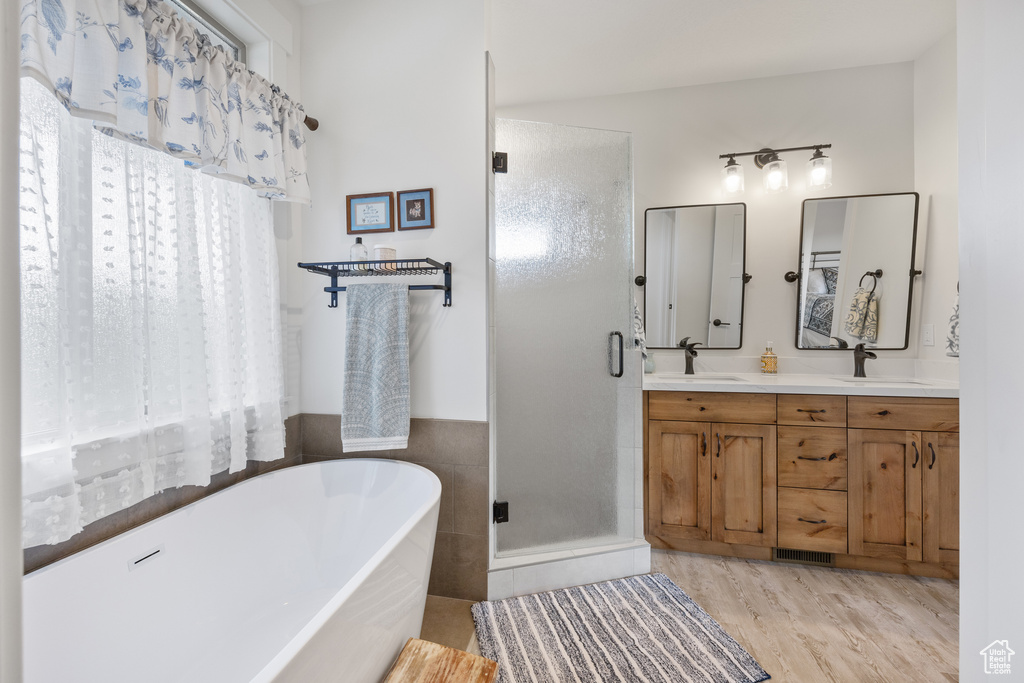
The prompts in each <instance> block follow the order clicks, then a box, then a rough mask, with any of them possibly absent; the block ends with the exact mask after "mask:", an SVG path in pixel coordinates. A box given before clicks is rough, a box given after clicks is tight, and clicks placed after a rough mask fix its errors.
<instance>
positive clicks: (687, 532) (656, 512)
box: [647, 420, 711, 541]
mask: <svg viewBox="0 0 1024 683" xmlns="http://www.w3.org/2000/svg"><path fill="white" fill-rule="evenodd" d="M649 425H650V428H649V432H648V436H649V437H650V442H649V443H650V460H649V469H648V480H647V487H648V488H647V495H648V501H649V502H648V519H647V528H648V531H649V533H650V534H651V535H654V536H668V537H672V538H682V539H694V540H705V541H706V540H709V539H710V538H711V442H710V439H711V436H710V434H709V431H710V425H709V424H708V423H706V422H675V421H667V420H666V421H662V420H651V421H650V422H649Z"/></svg>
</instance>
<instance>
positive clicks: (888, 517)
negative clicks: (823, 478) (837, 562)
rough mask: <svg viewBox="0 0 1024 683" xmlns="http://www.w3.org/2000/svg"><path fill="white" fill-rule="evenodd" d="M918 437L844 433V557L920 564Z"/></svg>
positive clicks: (901, 433) (874, 431)
mask: <svg viewBox="0 0 1024 683" xmlns="http://www.w3.org/2000/svg"><path fill="white" fill-rule="evenodd" d="M923 459H924V455H923V453H922V452H921V433H920V432H908V431H897V430H887V429H886V430H882V429H851V430H849V460H850V478H849V501H850V515H849V533H850V539H849V542H850V554H851V555H864V556H867V557H881V558H889V559H897V560H917V561H920V560H921V559H922V552H921V469H922V467H923V466H924V465H923Z"/></svg>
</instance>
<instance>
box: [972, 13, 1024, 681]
mask: <svg viewBox="0 0 1024 683" xmlns="http://www.w3.org/2000/svg"><path fill="white" fill-rule="evenodd" d="M1022 26H1024V3H1021V2H1020V1H1019V0H970V1H962V2H958V3H957V83H958V84H959V89H958V93H957V118H958V122H959V209H960V223H961V225H962V229H961V230H960V310H961V321H962V325H961V330H962V332H961V340H960V348H961V361H960V362H961V372H960V440H961V457H960V510H961V512H960V577H961V581H960V589H961V591H960V680H961V681H965V682H967V683H970V682H971V681H981V680H987V679H988V678H989V677H987V676H986V675H985V674H984V673H983V672H982V658H981V655H980V654H979V652H980V651H981V649H982V648H984V647H985V646H987V645H988V644H989V643H991V642H992V641H993V640H996V639H999V640H1008V641H1009V645H1010V647H1011V648H1012V649H1013V650H1015V651H1016V652H1017V655H1016V656H1015V657H1014V658H1013V660H1012V665H1013V672H1014V674H1016V675H1015V676H1004V677H1002V678H1005V679H1007V680H1015V681H1017V680H1021V679H1022V677H1024V617H1022V616H1021V615H1022V614H1024V581H1022V580H1021V576H1022V574H1024V569H1022V567H1024V505H1022V504H1021V492H1022V489H1024V457H1022V448H1021V440H1020V427H1019V424H1020V421H1021V410H1022V408H1024V364H1022V363H1021V362H1020V360H1019V355H1020V350H1019V347H1020V341H1019V340H1021V339H1024V316H1022V315H1021V314H1020V312H1021V304H1020V300H1021V296H1022V295H1024V285H1022V282H1021V275H1020V271H1021V269H1020V260H1021V254H1024V194H1022V192H1021V188H1022V187H1024V165H1022V164H1021V158H1022V156H1024V126H1022V125H1021V112H1022V111H1024V81H1022V80H1021V78H1020V74H1022V73H1024V50H1022V49H1021V44H1020V29H1021V27H1022Z"/></svg>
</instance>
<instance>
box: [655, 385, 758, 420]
mask: <svg viewBox="0 0 1024 683" xmlns="http://www.w3.org/2000/svg"><path fill="white" fill-rule="evenodd" d="M647 410H648V414H649V419H651V420H685V421H687V422H732V423H740V424H775V394H742V393H736V394H732V393H727V392H710V391H709V392H704V391H691V392H686V391H652V392H650V396H649V397H648V404H647Z"/></svg>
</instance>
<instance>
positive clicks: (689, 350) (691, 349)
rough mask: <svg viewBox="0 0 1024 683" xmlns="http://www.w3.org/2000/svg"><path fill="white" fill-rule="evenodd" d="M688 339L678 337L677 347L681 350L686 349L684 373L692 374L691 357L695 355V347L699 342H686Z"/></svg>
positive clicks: (699, 344)
mask: <svg viewBox="0 0 1024 683" xmlns="http://www.w3.org/2000/svg"><path fill="white" fill-rule="evenodd" d="M689 341H690V338H689V337H683V338H682V339H680V340H679V348H681V349H682V350H683V351H686V374H687V375H692V374H693V359H694V358H696V357H697V349H696V348H695V347H697V346H701V343H700V342H694V343H692V344H688V343H687V342H689Z"/></svg>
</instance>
